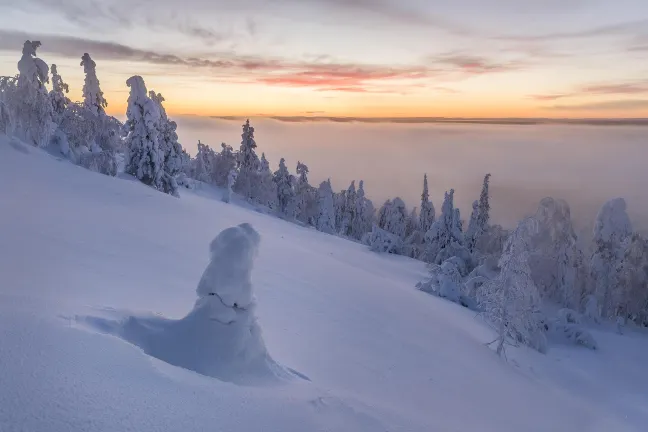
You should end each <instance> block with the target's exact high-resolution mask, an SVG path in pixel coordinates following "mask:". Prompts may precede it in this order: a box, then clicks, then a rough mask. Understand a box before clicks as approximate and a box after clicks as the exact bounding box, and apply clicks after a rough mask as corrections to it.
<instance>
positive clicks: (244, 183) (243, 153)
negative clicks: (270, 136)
mask: <svg viewBox="0 0 648 432" xmlns="http://www.w3.org/2000/svg"><path fill="white" fill-rule="evenodd" d="M242 128H243V132H242V133H241V148H240V150H239V153H238V161H237V162H238V170H239V174H238V177H237V178H236V184H234V191H235V192H237V193H238V194H240V195H241V196H243V197H244V198H246V199H252V198H253V196H254V195H255V191H254V190H255V189H256V188H257V187H258V171H259V164H260V161H259V157H258V156H257V154H256V152H255V150H254V149H256V147H257V144H256V141H255V140H254V128H253V127H252V126H250V120H249V119H248V120H246V122H245V124H244V125H243V126H242Z"/></svg>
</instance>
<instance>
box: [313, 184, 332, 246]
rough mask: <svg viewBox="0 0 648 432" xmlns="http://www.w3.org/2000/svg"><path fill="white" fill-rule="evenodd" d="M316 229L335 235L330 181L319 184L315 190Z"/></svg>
mask: <svg viewBox="0 0 648 432" xmlns="http://www.w3.org/2000/svg"><path fill="white" fill-rule="evenodd" d="M317 197H318V198H317V209H318V213H317V229H318V230H319V231H322V232H325V233H327V234H334V233H335V209H334V208H333V189H332V188H331V180H330V179H329V180H327V181H324V182H322V183H320V186H319V189H318V190H317Z"/></svg>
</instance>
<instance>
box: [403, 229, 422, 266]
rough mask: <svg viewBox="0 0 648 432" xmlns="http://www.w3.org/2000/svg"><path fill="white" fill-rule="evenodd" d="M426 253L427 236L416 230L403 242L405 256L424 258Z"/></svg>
mask: <svg viewBox="0 0 648 432" xmlns="http://www.w3.org/2000/svg"><path fill="white" fill-rule="evenodd" d="M424 253H425V234H424V233H423V232H421V231H419V230H415V231H414V232H412V233H411V234H410V235H409V236H408V237H406V238H405V241H404V242H403V255H405V256H408V257H410V258H414V259H420V258H423V256H424Z"/></svg>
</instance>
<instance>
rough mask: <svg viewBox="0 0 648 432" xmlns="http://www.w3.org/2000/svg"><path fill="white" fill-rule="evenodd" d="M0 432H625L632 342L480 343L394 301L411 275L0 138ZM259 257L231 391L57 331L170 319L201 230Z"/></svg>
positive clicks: (185, 290) (292, 230) (380, 260)
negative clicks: (249, 353) (239, 233)
mask: <svg viewBox="0 0 648 432" xmlns="http://www.w3.org/2000/svg"><path fill="white" fill-rule="evenodd" d="M0 185H1V186H0V430H2V431H3V432H12V431H31V432H37V431H44V432H45V431H46V432H63V431H65V432H67V431H120V432H123V431H138V432H142V431H179V430H183V431H206V430H213V431H243V432H247V431H249V432H252V431H254V432H257V431H261V430H263V431H277V432H291V431H295V432H305V431H309V432H310V431H371V432H376V431H497V432H506V431H515V432H518V431H635V430H636V431H639V430H645V425H646V424H648V390H647V389H648V374H646V364H648V338H646V337H645V335H640V334H636V333H630V334H626V335H624V336H619V335H616V334H613V333H611V332H606V331H603V330H600V331H595V332H593V333H594V336H595V337H596V338H597V340H598V342H599V345H600V350H598V351H589V350H585V349H579V348H575V347H555V346H554V347H552V349H551V350H550V352H549V354H548V355H546V356H543V355H541V354H538V353H535V352H532V351H529V350H526V349H520V350H509V361H508V363H506V362H504V361H502V360H501V359H499V358H497V357H496V356H495V354H494V353H493V352H492V351H491V350H490V349H489V348H487V347H486V346H485V345H484V342H489V341H490V340H491V339H492V334H491V332H490V330H489V329H488V328H487V327H486V326H485V325H484V324H483V323H482V322H481V321H480V320H479V319H477V318H475V316H474V314H473V313H471V312H469V311H467V310H465V309H463V308H461V307H459V306H457V305H455V304H451V303H448V302H445V301H443V300H440V299H437V298H434V297H432V296H430V295H427V294H425V293H423V292H420V291H417V290H415V289H414V284H415V283H416V282H418V281H419V280H421V279H422V278H423V276H424V274H425V269H424V266H423V264H422V263H420V262H416V261H413V260H409V259H406V258H403V257H397V256H385V255H378V254H374V253H371V252H369V251H368V250H366V248H365V247H363V246H361V245H359V244H355V243H352V242H349V241H346V240H343V239H340V238H336V237H333V236H329V235H326V234H322V233H320V232H317V231H315V230H312V229H307V228H303V227H299V226H297V225H294V224H290V223H287V222H285V221H282V220H279V219H277V218H274V217H271V216H267V215H263V214H260V213H258V212H256V211H254V210H251V209H248V208H245V206H237V205H233V204H225V203H222V202H220V200H218V199H213V196H212V195H218V192H217V191H214V192H210V193H207V192H205V191H203V192H201V193H191V192H187V191H183V193H182V198H181V199H176V198H173V197H171V196H168V195H165V194H162V193H158V192H156V191H154V190H152V189H150V188H148V187H146V186H144V185H142V184H140V183H138V182H135V181H132V180H128V179H119V178H118V179H116V178H109V177H106V176H102V175H99V174H95V173H92V172H89V171H86V170H84V169H83V168H80V167H77V166H73V165H71V164H69V163H67V162H65V161H59V160H56V159H55V158H53V157H52V156H50V155H48V154H46V153H43V152H41V151H39V150H36V149H34V148H32V147H28V146H25V145H23V144H20V143H18V142H12V141H10V140H8V139H6V138H5V137H0ZM243 222H248V223H250V224H251V225H252V226H254V228H255V229H256V230H257V231H258V232H259V234H260V236H261V242H260V246H259V254H258V257H257V259H256V261H255V264H254V268H253V272H252V282H253V285H254V290H255V293H256V297H257V307H256V312H255V313H256V315H257V317H258V324H259V326H260V328H261V330H262V335H263V340H264V341H265V345H266V348H267V350H268V352H269V354H270V355H271V356H272V358H273V359H274V360H275V361H276V362H277V363H278V364H280V365H283V366H285V367H286V368H288V369H287V370H294V371H296V372H297V374H296V376H303V377H304V378H303V379H302V378H297V379H292V380H285V381H281V382H275V383H264V384H263V385H262V384H258V385H254V384H253V385H249V384H246V385H237V384H233V383H231V382H228V381H226V380H219V379H217V378H212V377H208V376H204V375H201V374H198V373H196V372H193V371H191V370H187V369H183V368H181V367H177V366H172V365H170V364H168V363H165V362H163V361H161V360H158V359H156V358H154V357H150V356H148V355H147V354H145V353H144V352H143V351H142V350H141V349H140V348H138V347H137V346H135V345H131V344H129V343H128V342H125V341H124V340H122V339H120V338H118V337H115V336H110V335H106V334H104V333H101V332H99V331H96V330H94V329H93V327H91V326H87V325H84V324H83V323H82V322H80V321H78V320H76V319H74V317H77V316H95V317H114V316H115V315H121V316H123V315H124V314H127V313H130V312H128V311H131V312H133V313H136V314H141V315H146V314H150V313H155V314H160V315H163V316H164V317H165V318H169V319H179V318H182V317H184V316H186V315H187V313H188V312H189V311H190V310H191V309H192V307H193V304H194V301H195V299H196V287H197V284H198V282H199V280H200V277H201V275H202V273H203V271H204V269H205V267H206V266H207V264H208V263H209V245H210V242H211V240H212V239H213V238H214V236H215V235H216V234H218V233H219V232H220V231H221V230H223V229H225V228H228V227H230V226H235V225H238V224H240V223H243Z"/></svg>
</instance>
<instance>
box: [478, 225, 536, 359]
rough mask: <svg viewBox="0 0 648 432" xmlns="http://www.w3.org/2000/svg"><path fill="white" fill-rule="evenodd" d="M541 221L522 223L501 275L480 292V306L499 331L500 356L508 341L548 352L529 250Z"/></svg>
mask: <svg viewBox="0 0 648 432" xmlns="http://www.w3.org/2000/svg"><path fill="white" fill-rule="evenodd" d="M537 229H538V227H537V221H536V220H535V219H533V218H527V219H524V220H523V221H521V222H520V223H519V225H518V227H517V228H516V229H515V231H514V232H513V233H512V234H511V236H510V237H509V239H508V240H507V243H506V246H505V248H504V253H503V255H502V258H501V259H500V262H499V266H500V268H501V271H500V273H499V275H498V276H497V277H496V278H495V279H493V280H492V281H489V282H487V283H485V284H484V285H483V286H482V287H481V288H480V289H479V306H480V309H481V311H482V313H483V315H484V316H485V317H486V319H488V320H489V321H490V322H491V323H492V324H493V326H494V328H495V330H496V331H497V334H498V336H497V339H496V340H495V341H493V342H497V354H498V355H502V353H503V352H504V344H505V343H506V342H507V341H513V342H522V343H523V344H525V345H528V346H530V347H532V348H534V349H536V350H538V351H540V352H546V350H547V340H546V336H545V333H544V327H543V325H542V318H543V316H542V312H541V310H540V306H541V301H540V294H539V293H538V289H537V288H536V286H535V284H534V283H533V278H532V276H531V269H530V267H529V263H528V259H529V250H530V249H531V247H532V246H531V242H532V238H533V236H534V235H535V234H536V232H537Z"/></svg>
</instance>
